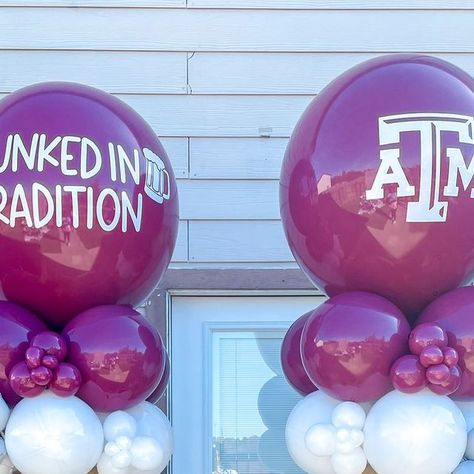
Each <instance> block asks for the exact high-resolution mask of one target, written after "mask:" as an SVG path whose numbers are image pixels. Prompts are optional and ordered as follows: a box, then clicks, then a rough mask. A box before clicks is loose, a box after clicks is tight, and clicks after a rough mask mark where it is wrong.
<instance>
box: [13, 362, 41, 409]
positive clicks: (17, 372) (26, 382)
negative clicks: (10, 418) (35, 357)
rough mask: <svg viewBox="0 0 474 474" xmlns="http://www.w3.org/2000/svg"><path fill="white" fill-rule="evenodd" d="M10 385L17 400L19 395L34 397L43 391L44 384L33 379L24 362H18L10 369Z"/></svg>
mask: <svg viewBox="0 0 474 474" xmlns="http://www.w3.org/2000/svg"><path fill="white" fill-rule="evenodd" d="M10 387H11V390H13V392H14V393H15V396H17V397H18V400H19V397H24V398H25V397H36V396H38V395H39V394H40V393H43V391H44V386H43V385H39V384H38V383H37V382H36V381H35V380H33V377H32V376H31V373H30V369H29V368H28V366H27V365H26V363H25V362H19V363H18V364H16V365H14V366H13V368H12V369H11V371H10Z"/></svg>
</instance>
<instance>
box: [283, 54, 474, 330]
mask: <svg viewBox="0 0 474 474" xmlns="http://www.w3.org/2000/svg"><path fill="white" fill-rule="evenodd" d="M473 116H474V79H473V78H472V77H471V76H470V75H468V74H467V73H465V72H463V71H462V70H460V69H459V68H457V67H455V66H453V65H451V64H449V63H447V62H445V61H443V60H441V59H438V58H433V57H429V56H422V55H415V54H404V55H390V56H383V57H379V58H376V59H373V60H371V61H368V62H365V63H363V64H361V65H359V66H357V67H355V68H353V69H351V70H349V71H347V72H346V73H344V74H343V75H341V76H340V77H339V78H337V79H336V80H335V81H333V82H332V83H331V84H330V85H328V86H327V87H326V88H325V89H324V90H323V91H322V92H321V93H320V94H318V96H317V97H316V98H315V99H314V100H313V102H312V103H311V104H310V105H309V107H308V108H307V109H306V111H305V113H304V114H303V116H302V117H301V119H300V121H299V122H298V124H297V126H296V128H295V130H294V132H293V135H292V137H291V140H290V142H289V145H288V147H287V151H286V156H285V159H284V163H283V168H282V173H281V181H280V207H281V216H282V220H283V224H284V227H285V232H286V236H287V239H288V242H289V245H290V248H291V250H292V252H293V254H294V256H295V258H296V260H297V261H298V263H299V264H300V265H301V267H302V268H303V270H304V271H305V272H306V274H307V275H308V276H309V278H310V279H311V280H312V281H313V282H314V283H315V284H316V285H317V286H319V287H320V288H323V289H324V291H325V292H326V293H327V294H328V295H330V296H333V295H336V294H340V293H342V292H347V291H353V290H361V291H370V292H373V293H377V294H379V295H381V296H384V297H386V298H388V299H390V300H391V301H393V302H394V303H395V304H396V305H397V306H398V307H399V308H400V309H401V310H402V311H404V313H405V314H406V315H407V316H409V318H410V320H411V321H413V320H414V319H415V317H416V315H418V314H419V312H420V311H421V310H422V309H423V308H424V307H425V306H426V305H427V304H429V303H430V302H431V301H433V300H434V299H435V298H436V297H437V296H439V295H441V294H443V293H445V292H446V291H449V290H451V289H454V288H456V287H458V286H460V285H463V284H465V283H466V282H469V281H470V280H471V278H472V277H473V276H474V253H473V252H472V247H473V242H474V219H472V215H473V214H474V199H472V198H471V195H470V194H471V189H472V185H473V183H472V180H471V178H472V175H471V174H469V173H470V170H469V172H467V173H465V172H464V170H465V169H466V168H464V166H467V165H468V164H469V163H470V160H471V157H472V155H473V153H474V144H473V140H472V128H473ZM461 173H463V174H462V176H463V180H465V183H464V182H461V179H460V178H459V176H460V174H461Z"/></svg>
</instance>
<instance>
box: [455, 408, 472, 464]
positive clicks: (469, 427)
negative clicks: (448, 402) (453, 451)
mask: <svg viewBox="0 0 474 474" xmlns="http://www.w3.org/2000/svg"><path fill="white" fill-rule="evenodd" d="M456 405H457V406H458V408H459V409H460V410H461V412H462V414H463V415H464V419H465V420H466V425H467V432H468V436H467V446H466V453H465V455H466V457H467V458H468V459H474V402H462V401H459V402H456Z"/></svg>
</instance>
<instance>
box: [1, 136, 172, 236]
mask: <svg viewBox="0 0 474 474" xmlns="http://www.w3.org/2000/svg"><path fill="white" fill-rule="evenodd" d="M141 155H142V156H144V158H145V159H143V157H141ZM106 165H107V166H106ZM140 166H144V170H141V169H140ZM51 168H56V169H57V170H58V171H59V176H62V177H64V180H63V181H64V182H58V183H54V184H53V185H51V183H50V179H51V178H50V177H49V178H46V173H47V171H48V169H51ZM7 171H9V172H13V173H20V172H22V173H23V172H25V171H26V172H28V171H31V172H32V173H34V175H33V179H29V180H28V179H27V180H26V182H28V183H31V184H28V185H26V184H24V183H21V182H20V180H18V184H17V185H16V186H15V187H14V189H13V190H12V189H8V190H7V189H6V188H5V187H4V186H1V185H0V222H3V223H5V224H8V225H9V226H11V227H12V228H13V227H15V226H17V225H18V224H19V221H20V222H21V223H24V224H25V225H26V226H27V227H32V228H37V229H40V228H44V227H46V226H49V225H55V226H56V227H61V226H62V225H63V219H64V217H70V219H71V224H72V226H73V227H74V228H78V227H80V226H85V227H86V228H88V229H92V228H93V227H94V226H96V225H98V226H99V227H101V228H102V229H103V230H104V231H106V232H110V231H112V230H114V229H116V228H120V229H121V230H122V231H123V232H127V231H128V229H129V228H131V229H134V230H135V231H136V232H139V231H140V229H141V223H142V211H143V199H144V196H143V193H142V192H141V191H139V192H136V191H135V192H133V191H132V192H133V195H130V194H129V192H130V191H125V190H122V191H120V190H117V188H118V187H119V184H120V183H121V184H127V183H130V184H131V185H132V186H127V187H126V189H127V190H130V189H131V190H134V189H136V186H139V184H140V176H141V175H142V174H143V172H144V173H145V180H144V184H143V192H144V193H145V194H146V196H147V197H145V199H147V198H150V199H152V200H153V201H154V202H155V203H157V204H163V202H164V201H165V200H168V199H169V198H170V175H169V172H168V171H167V170H166V168H165V163H164V162H163V160H162V159H161V158H160V157H159V156H158V155H156V154H155V153H154V152H153V151H151V150H149V149H147V148H144V149H143V150H142V151H140V150H137V149H134V150H133V153H132V154H128V153H127V152H126V151H125V149H124V148H123V147H122V146H121V145H116V144H113V143H108V145H107V150H106V152H103V151H101V149H100V148H99V146H98V145H97V144H96V143H94V142H93V141H92V140H90V139H89V138H87V137H76V136H64V137H59V136H58V137H55V138H53V139H52V140H49V141H48V139H47V137H46V135H45V134H38V133H35V134H33V136H32V138H31V143H30V144H29V146H28V145H27V144H26V143H25V141H24V140H23V138H22V137H21V136H20V135H19V134H12V135H8V136H7V139H6V142H5V149H4V154H3V161H2V162H1V163H0V183H1V174H2V173H5V172H7ZM56 175H57V173H56ZM35 177H37V178H36V179H35ZM43 177H44V179H43ZM72 177H76V179H74V178H72ZM45 180H46V182H45ZM99 180H100V182H101V183H103V181H106V182H107V181H110V182H111V185H110V186H109V187H107V186H105V187H104V186H103V185H100V186H98V185H97V183H98V181H99ZM23 181H25V180H23ZM71 181H74V182H75V183H77V182H79V183H80V184H68V183H69V182H71ZM114 183H117V186H114ZM122 188H123V187H122ZM65 202H67V203H68V206H67V209H66V206H65V205H64V203H65ZM79 211H81V212H79Z"/></svg>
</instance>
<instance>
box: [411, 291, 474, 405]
mask: <svg viewBox="0 0 474 474" xmlns="http://www.w3.org/2000/svg"><path fill="white" fill-rule="evenodd" d="M418 322H419V323H436V324H437V325H438V326H440V327H442V328H443V329H444V330H445V331H446V332H447V334H448V341H449V346H451V347H452V348H454V349H455V350H456V352H457V355H458V358H459V361H458V362H457V363H458V365H459V368H460V371H461V385H460V386H459V389H458V390H457V391H456V392H454V393H453V394H452V395H451V397H452V398H454V399H455V400H469V399H472V398H473V397H474V287H472V286H467V287H464V288H458V289H456V290H453V291H450V292H449V293H446V294H444V295H443V296H441V297H439V298H438V299H437V300H436V301H434V302H433V303H431V304H430V305H429V306H428V307H427V308H426V309H425V310H424V311H423V313H422V314H421V315H420V318H419V320H418Z"/></svg>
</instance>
